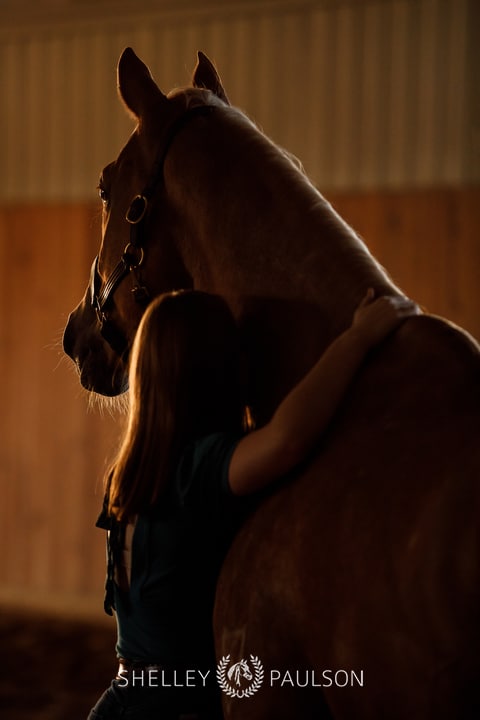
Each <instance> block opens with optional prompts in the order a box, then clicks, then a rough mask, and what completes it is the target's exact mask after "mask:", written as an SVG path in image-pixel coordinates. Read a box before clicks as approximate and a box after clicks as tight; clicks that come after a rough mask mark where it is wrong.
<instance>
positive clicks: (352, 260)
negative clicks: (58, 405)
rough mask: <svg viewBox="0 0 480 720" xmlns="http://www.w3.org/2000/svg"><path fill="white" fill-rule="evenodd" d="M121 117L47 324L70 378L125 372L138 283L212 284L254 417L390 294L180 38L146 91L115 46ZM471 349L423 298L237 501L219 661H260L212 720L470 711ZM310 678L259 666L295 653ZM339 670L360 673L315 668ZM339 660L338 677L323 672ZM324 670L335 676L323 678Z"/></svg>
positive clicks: (330, 719) (439, 715)
mask: <svg viewBox="0 0 480 720" xmlns="http://www.w3.org/2000/svg"><path fill="white" fill-rule="evenodd" d="M117 73H118V88H119V94H120V98H121V100H122V101H123V104H124V105H125V106H126V108H127V110H128V111H129V112H130V114H131V115H132V117H133V118H134V120H135V121H136V127H135V130H134V131H133V133H132V135H131V136H130V138H129V139H128V141H127V142H126V144H125V146H124V147H123V149H122V150H121V152H120V154H119V156H118V158H117V159H116V160H115V161H114V162H112V163H110V164H109V165H107V166H106V167H105V169H104V170H103V172H102V174H101V178H100V183H99V192H100V196H101V201H102V206H103V220H102V239H101V245H100V249H99V254H98V256H97V258H96V259H95V261H94V263H93V265H92V270H91V275H90V280H89V283H88V286H87V290H86V292H85V296H84V297H83V299H82V300H81V301H80V303H79V305H78V306H77V307H76V308H75V309H74V310H73V311H72V313H71V314H70V316H69V319H68V323H67V325H66V328H65V331H64V340H63V342H64V349H65V352H66V353H67V354H68V355H69V356H70V357H71V358H72V359H73V360H74V362H75V365H76V367H77V369H78V373H79V376H80V381H81V383H82V385H83V386H84V387H85V388H87V389H88V390H89V391H92V392H96V393H99V394H101V395H106V396H116V395H119V394H120V393H122V392H123V391H124V390H125V388H126V383H127V380H126V377H127V371H128V350H129V347H130V345H131V342H132V338H133V336H134V334H135V330H136V328H137V326H138V323H139V320H140V318H141V316H142V313H143V312H144V308H145V306H146V305H147V304H148V302H149V299H150V298H151V297H154V296H156V295H158V294H160V293H162V292H166V291H170V290H176V289H180V288H192V287H193V288H197V289H201V290H205V291H208V292H212V293H216V294H219V295H222V296H223V297H224V298H225V299H226V300H227V302H228V304H229V305H230V307H231V309H232V312H233V313H234V315H235V317H236V319H237V320H238V323H239V327H240V328H241V332H242V334H243V338H244V341H245V348H246V355H247V365H248V392H249V402H250V405H251V407H252V409H253V413H254V415H255V416H256V418H257V421H258V422H259V423H262V422H264V421H266V420H267V419H268V418H269V417H270V415H271V413H272V412H273V409H274V408H275V407H276V405H277V403H278V402H279V401H280V399H281V398H282V397H283V396H284V395H285V393H286V392H287V391H288V390H289V389H290V388H291V387H292V386H293V385H294V384H295V383H296V382H297V381H298V380H299V379H300V378H301V377H302V375H303V374H304V373H305V372H306V371H307V370H308V369H309V368H310V367H311V365H312V364H313V363H314V361H315V360H316V359H317V358H318V356H319V355H320V353H321V352H322V351H323V350H324V349H325V348H326V347H327V346H328V344H329V343H330V342H331V341H332V339H333V338H335V337H336V336H337V335H338V334H339V333H341V332H342V331H343V330H344V329H345V328H346V327H347V326H348V325H349V324H350V322H351V318H352V314H353V311H354V308H355V307H356V306H357V304H358V302H359V301H360V299H361V298H362V297H363V296H364V294H365V292H366V290H367V288H369V287H372V288H373V289H374V291H375V293H376V295H377V296H379V295H397V294H399V293H401V290H400V289H399V288H398V287H397V286H396V285H395V284H394V283H393V282H392V280H391V278H390V277H389V275H388V273H387V271H386V270H385V269H384V268H382V267H381V266H380V264H379V263H378V262H377V260H376V259H375V258H374V257H373V256H372V254H371V253H370V252H369V250H368V248H367V246H366V245H365V243H364V241H363V240H362V239H360V238H359V237H358V236H357V234H356V233H355V232H354V230H353V229H352V228H351V227H350V226H349V225H348V224H347V223H346V222H345V221H344V220H343V219H342V218H341V217H340V216H339V215H338V214H337V213H336V211H335V210H334V208H333V207H332V206H331V205H330V203H328V201H327V200H326V199H325V198H324V197H323V196H322V195H321V193H320V192H319V191H318V190H317V189H316V188H315V187H314V186H313V184H312V183H311V182H310V180H309V179H308V177H307V176H306V174H305V173H304V171H303V169H302V167H301V166H300V165H299V163H298V162H296V160H295V159H294V158H292V156H291V155H289V153H288V152H286V151H285V150H282V149H281V148H279V147H278V146H277V145H276V144H275V143H273V142H272V141H271V140H270V139H269V138H268V137H267V136H266V135H265V134H264V133H262V132H261V131H260V130H259V129H258V128H257V127H256V126H255V124H254V123H253V122H252V121H251V120H250V119H249V118H248V117H247V116H246V115H245V114H244V113H243V112H242V111H240V110H239V109H237V108H235V107H234V106H232V105H231V104H230V101H229V99H228V96H227V94H226V92H225V89H224V87H223V84H222V81H221V79H220V76H219V74H218V72H217V70H216V68H215V67H214V65H213V64H212V63H211V61H210V60H209V59H208V58H207V57H206V56H205V55H204V54H203V53H199V54H198V58H197V63H196V67H195V69H194V72H193V79H192V83H191V85H189V86H188V87H184V88H175V89H173V90H172V91H170V92H169V93H168V94H167V95H166V94H164V93H163V92H162V91H161V90H160V88H159V87H158V86H157V84H156V83H155V81H154V79H153V77H152V75H151V73H150V71H149V69H148V68H147V67H146V65H145V64H144V63H143V62H142V61H141V60H140V59H139V58H138V57H137V56H136V55H135V53H134V52H133V50H132V49H130V48H127V49H126V50H125V51H124V52H123V53H122V55H121V57H120V60H119V63H118V68H117ZM479 420H480V348H479V345H478V344H477V343H476V341H475V340H474V339H473V338H472V337H470V336H469V335H468V334H467V333H466V332H464V331H463V330H462V329H460V328H459V327H457V326H455V325H454V324H452V323H450V322H448V321H447V320H444V319H442V318H439V317H435V316H433V315H429V314H426V313H425V314H423V315H420V316H417V317H413V318H410V319H409V320H407V321H406V322H405V323H404V324H403V325H402V326H401V327H400V328H399V329H398V331H397V332H396V333H394V334H393V336H391V337H390V338H389V339H387V340H386V341H385V342H384V343H382V344H381V345H380V346H379V347H378V348H376V349H375V350H372V351H371V352H370V353H369V355H368V358H367V360H366V362H365V363H364V364H363V366H362V368H361V369H360V370H359V372H358V374H357V377H356V379H355V380H354V382H353V383H352V385H351V386H350V388H349V391H348V393H347V396H346V398H345V400H344V401H343V402H342V404H341V406H340V407H339V408H338V411H337V413H336V415H335V417H334V419H333V421H332V423H331V425H330V427H329V429H328V431H327V432H326V433H325V434H324V436H323V437H322V439H321V441H320V442H319V443H318V446H317V448H316V449H315V452H314V453H312V455H311V457H309V458H308V461H306V462H305V463H304V465H303V466H302V468H299V470H298V472H297V473H296V476H295V477H294V478H289V479H285V481H283V482H282V483H280V484H279V486H278V487H276V488H275V490H274V491H273V492H271V493H270V494H269V495H268V496H267V497H265V498H264V499H263V501H262V502H261V503H260V504H259V506H258V507H257V508H256V510H255V511H254V512H253V513H252V514H251V516H249V518H248V519H247V521H246V522H245V524H244V526H243V527H242V529H241V530H240V531H239V533H238V535H237V537H236V538H235V540H234V542H233V545H232V546H231V548H230V550H229V553H228V555H227V557H226V559H225V562H224V564H223V567H222V570H221V573H220V577H219V580H218V586H217V592H216V603H215V611H214V632H215V641H216V649H217V655H218V657H221V656H227V655H230V656H231V657H232V658H233V659H237V658H238V659H240V658H243V657H245V656H248V655H249V654H251V653H252V654H253V655H254V656H255V657H258V658H259V661H261V662H262V663H263V667H264V668H265V671H266V672H265V679H264V682H263V685H262V687H261V688H260V689H259V690H258V692H255V694H253V695H252V696H251V697H248V698H242V699H241V700H238V698H232V697H225V698H224V714H225V717H226V718H227V719H228V720H236V719H237V718H241V717H244V716H245V715H247V716H248V718H249V719H250V720H260V719H262V720H264V719H265V718H276V720H282V719H285V720H292V719H293V718H302V719H303V720H308V719H309V718H316V720H320V719H321V720H384V719H385V718H388V720H433V718H435V720H467V718H473V717H478V716H480V712H479V700H478V692H477V688H478V687H480V680H479V674H480V660H479V653H478V651H477V648H478V645H479V639H480V622H479V611H478V601H479V590H480V583H479V538H478V529H477V528H478V517H479V500H480V483H479V482H478V478H479V472H480V450H479V443H478V429H479V427H480V423H479ZM297 670H298V671H303V672H304V674H305V672H307V671H308V672H310V673H311V674H312V673H315V674H316V676H317V677H321V678H330V681H327V680H325V681H323V682H315V683H313V682H312V683H311V684H310V686H309V687H308V688H305V687H303V688H299V687H293V683H282V684H281V686H279V685H278V683H275V682H273V679H274V678H276V677H278V676H279V675H280V673H283V675H281V676H282V677H289V678H292V677H294V673H295V671H297ZM342 670H344V671H345V672H350V671H351V672H354V673H356V676H357V677H362V678H363V682H362V683H350V684H348V686H344V683H335V682H333V681H331V678H332V677H334V676H336V673H340V672H341V671H342ZM339 677H340V675H339ZM342 677H343V675H342Z"/></svg>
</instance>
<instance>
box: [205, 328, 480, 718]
mask: <svg viewBox="0 0 480 720" xmlns="http://www.w3.org/2000/svg"><path fill="white" fill-rule="evenodd" d="M479 428H480V353H479V349H478V346H477V345H476V344H475V343H474V342H473V341H471V340H470V339H469V338H468V336H466V335H465V334H463V333H461V332H458V331H457V330H456V329H455V328H453V327H452V326H450V325H448V324H445V323H443V322H442V321H440V320H436V319H433V318H427V317H421V318H418V319H415V320H411V321H409V322H408V323H406V324H405V325H404V326H403V327H402V328H401V330H400V331H399V332H398V333H397V335H396V336H395V338H393V339H392V340H391V341H389V342H387V343H386V344H385V345H384V346H383V347H382V348H379V349H378V350H376V351H375V352H373V353H372V355H371V357H370V359H369V362H368V363H367V364H366V366H365V368H364V369H363V370H362V371H361V373H360V374H359V376H358V379H357V381H356V382H355V383H354V385H353V386H352V388H351V391H350V392H349V395H348V398H347V400H346V402H345V404H344V406H343V407H342V408H340V409H339V412H338V415H337V417H336V419H335V422H334V423H333V424H332V428H331V430H330V432H329V433H328V434H327V435H326V436H325V437H324V439H323V442H322V447H321V448H320V451H319V452H318V454H317V455H316V457H315V459H314V460H313V461H312V462H311V463H310V464H309V465H308V468H307V469H306V470H305V471H304V472H302V473H300V475H299V476H298V477H297V478H295V479H293V480H292V481H290V482H287V483H286V484H285V486H284V487H282V488H281V489H279V490H278V491H276V492H275V493H273V494H272V496H271V497H269V498H268V500H266V501H265V502H264V503H263V504H262V505H261V506H260V507H259V508H258V510H257V511H256V513H255V514H254V515H253V516H252V517H251V518H250V519H249V521H248V523H247V524H246V526H245V528H244V529H243V530H242V532H241V534H240V536H239V537H238V539H237V541H236V543H235V544H234V546H233V547H232V550H231V553H230V555H229V558H228V559H227V562H226V565H225V567H224V570H223V572H222V576H221V581H220V585H219V592H218V602H217V620H216V622H217V628H218V631H217V638H218V648H219V650H220V651H221V653H222V654H225V653H227V652H232V653H235V652H238V653H240V654H242V653H243V654H247V653H254V654H258V655H259V656H260V657H263V658H264V660H265V663H266V665H267V666H268V667H270V668H280V669H282V668H284V669H289V668H290V669H296V668H297V667H298V668H299V669H301V668H305V667H308V668H315V669H316V670H317V671H321V670H322V669H326V668H330V669H333V670H336V669H346V670H354V671H357V672H360V671H362V670H363V673H364V680H365V686H364V687H360V686H357V687H352V688H348V689H347V688H335V687H329V688H324V693H325V696H326V698H327V701H328V704H329V707H330V709H331V711H332V713H333V717H334V718H340V719H341V720H344V719H345V720H349V718H352V717H355V719H356V720H363V718H365V719H367V718H368V720H376V718H383V717H387V716H388V717H389V719H390V720H395V719H396V718H398V719H399V720H406V719H407V718H408V719H409V720H415V719H416V718H418V719H420V718H422V720H425V719H427V718H428V719H429V718H433V717H435V718H436V720H437V719H438V718H447V717H448V718H457V717H458V718H459V719H460V718H463V717H469V715H468V712H469V709H470V707H471V706H472V703H473V702H474V701H473V700H472V699H471V697H470V696H469V692H470V690H471V689H472V688H474V687H475V683H476V682H478V670H479V663H478V661H477V659H476V658H475V649H476V646H477V643H476V641H475V639H476V638H477V639H480V632H479V617H478V609H477V605H478V596H479V592H480V582H479V573H478V568H479V562H478V561H479V557H478V535H477V531H476V524H477V520H478V516H479V509H480V507H479V505H480V485H479V483H478V479H479V477H480V447H479V446H478V430H479ZM229 644H230V647H229ZM232 645H233V647H232ZM475 677H476V678H477V680H475ZM409 688H415V689H414V690H411V691H410V690H409ZM273 692H274V689H269V690H268V693H267V695H266V696H265V697H268V703H269V707H270V706H271V703H272V701H273V700H272V697H271V695H272V693H273ZM275 692H276V694H277V698H278V702H280V704H281V707H282V708H283V710H284V711H285V702H284V701H285V699H286V694H285V693H284V694H283V695H282V688H277V689H276V690H275ZM302 692H305V691H302V690H300V689H299V690H298V691H297V695H296V698H297V699H296V702H298V703H301V701H302ZM303 697H305V695H304V696H303ZM261 704H262V701H261V699H258V701H257V707H258V709H259V710H258V715H255V714H254V712H253V710H254V707H253V705H252V707H251V710H252V714H251V717H252V718H254V717H257V716H258V717H264V715H262V711H261ZM462 705H464V708H463V707H462ZM309 706H311V701H309ZM387 711H388V712H387ZM286 712H287V714H286V715H285V717H288V710H287V711H286ZM455 713H457V714H455ZM462 713H463V714H462ZM294 716H295V715H292V717H294ZM232 717H235V714H234V713H233V714H232ZM279 717H283V715H279ZM318 717H321V714H320V713H319V715H318Z"/></svg>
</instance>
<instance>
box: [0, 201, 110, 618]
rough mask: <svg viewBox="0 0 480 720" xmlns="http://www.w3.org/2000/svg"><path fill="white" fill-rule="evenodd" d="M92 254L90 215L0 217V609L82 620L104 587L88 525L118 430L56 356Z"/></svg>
mask: <svg viewBox="0 0 480 720" xmlns="http://www.w3.org/2000/svg"><path fill="white" fill-rule="evenodd" d="M97 245H98V234H97V232H95V228H94V223H92V207H91V206H88V205H87V206H81V205H65V206H23V207H22V206H10V207H4V208H2V209H1V211H0V276H1V280H0V317H1V327H0V377H1V378H2V380H3V393H2V396H3V403H2V404H3V408H2V412H1V413H0V438H1V445H0V497H1V501H0V503H1V504H0V514H1V518H0V547H2V549H3V550H2V562H1V563H0V599H3V600H10V601H13V602H15V603H19V602H22V603H24V602H27V603H29V602H32V603H34V604H35V605H38V604H47V605H49V606H50V605H52V604H53V605H56V604H57V602H59V603H61V604H68V603H69V602H70V601H72V602H73V603H74V605H75V607H76V609H77V610H78V609H79V608H81V606H82V605H87V606H88V605H89V601H90V597H91V596H92V595H94V596H95V599H96V600H97V599H98V597H99V590H101V587H102V583H103V576H104V538H103V537H102V534H103V533H101V531H99V530H96V529H94V528H93V524H94V522H95V519H96V516H97V514H98V511H99V507H100V505H101V500H102V491H101V490H102V489H101V478H102V471H103V468H104V466H105V460H106V458H107V457H108V453H109V449H110V447H112V445H113V441H114V437H115V434H116V430H115V428H114V425H115V423H114V421H113V419H112V418H111V417H109V416H108V414H107V415H105V414H104V415H103V416H102V415H101V414H100V413H99V412H98V411H94V410H93V409H92V410H89V408H88V396H87V393H84V392H83V391H82V390H81V388H80V384H79V382H78V378H77V376H76V373H75V371H74V369H73V364H71V363H70V362H69V361H68V360H67V359H66V358H65V357H64V356H63V352H62V348H61V337H62V330H63V327H64V324H65V322H66V319H67V316H68V313H69V311H70V310H71V309H73V307H74V306H75V305H76V303H77V302H78V301H79V299H80V297H81V296H82V295H83V291H84V288H85V286H86V284H87V281H88V274H89V268H90V265H91V261H92V257H93V256H94V255H95V253H96V247H97ZM92 605H93V603H92Z"/></svg>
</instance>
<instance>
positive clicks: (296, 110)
mask: <svg viewBox="0 0 480 720" xmlns="http://www.w3.org/2000/svg"><path fill="white" fill-rule="evenodd" d="M139 5H140V4H139ZM470 7H471V3H470V2H469V0H384V2H378V0H377V1H375V0H372V1H371V2H369V1H365V2H361V3H359V2H357V3H350V2H336V3H333V2H324V3H308V2H305V3H304V2H293V0H292V2H290V3H288V2H284V3H281V4H277V5H275V4H274V5H272V4H271V3H258V6H257V7H256V9H255V8H253V6H252V5H251V4H249V6H248V12H246V11H245V12H242V10H241V5H237V6H235V7H234V8H233V9H232V10H231V11H230V12H228V13H226V12H224V13H221V12H218V13H213V14H211V15H208V13H206V12H204V13H203V14H198V13H196V14H195V13H193V14H192V16H191V17H189V16H188V15H185V13H182V14H181V15H179V16H178V17H176V16H175V14H174V13H173V12H169V13H168V15H163V16H162V15H161V14H159V13H157V14H154V13H153V12H152V11H150V12H149V13H144V14H142V13H141V12H140V10H138V12H137V13H136V15H135V16H132V18H131V19H130V21H129V22H128V23H126V22H124V21H121V20H120V19H115V18H112V19H111V21H108V20H103V21H101V22H98V23H94V22H92V21H90V22H84V23H80V24H73V23H72V24H71V25H68V23H63V24H61V25H58V26H55V25H52V26H51V27H50V28H46V27H38V28H37V29H35V28H34V27H32V28H30V29H25V28H24V29H18V28H17V29H15V28H13V29H12V30H11V31H10V32H8V29H7V30H6V29H5V28H4V29H3V31H2V33H1V35H0V53H1V67H0V79H1V87H2V91H3V97H4V109H3V119H2V124H3V128H2V130H3V132H2V137H3V141H2V147H1V153H0V163H1V173H0V175H1V181H0V182H1V187H0V197H1V198H2V199H3V200H7V201H8V200H14V199H15V200H16V199H23V200H25V199H32V200H33V199H35V200H49V199H52V200H53V199H55V200H59V199H82V198H88V197H92V195H93V194H94V192H95V190H94V189H95V185H96V182H97V176H98V172H99V170H100V168H101V167H102V166H103V165H104V164H105V163H106V162H107V161H109V160H110V159H111V158H113V157H115V156H116V154H117V153H118V150H119V148H120V147H121V146H122V145H123V143H124V142H125V140H126V137H127V136H128V133H129V132H130V129H131V122H130V120H129V119H128V118H127V117H126V115H125V114H124V113H123V112H122V110H121V108H120V107H119V105H118V101H117V99H116V91H115V66H116V61H117V58H118V56H119V54H120V52H121V50H122V48H123V47H124V46H125V45H132V46H133V47H134V48H135V49H136V51H137V52H138V53H139V54H140V55H141V56H142V57H143V58H144V59H145V60H146V61H147V62H148V64H149V65H150V66H151V68H152V69H153V71H154V74H155V76H156V78H157V80H158V81H159V83H160V84H161V85H162V87H163V88H164V89H165V90H168V89H170V87H172V86H173V85H179V84H180V85H181V84H184V83H185V82H187V80H188V79H189V75H190V72H191V69H192V67H193V64H194V62H195V52H196V50H197V49H199V48H201V49H203V50H205V51H206V52H207V53H208V54H209V55H210V56H211V57H212V58H213V59H214V60H215V61H216V62H217V64H218V66H219V69H220V72H221V74H222V76H223V78H224V81H225V84H226V87H227V91H228V93H229V95H230V97H231V99H232V101H233V102H234V103H235V104H236V105H238V106H240V107H242V108H243V109H245V110H246V111H247V112H248V113H249V115H250V116H252V117H253V118H255V119H256V120H257V121H258V122H259V124H260V125H261V126H262V127H263V128H264V129H265V131H266V132H267V133H268V134H270V135H271V136H272V137H273V138H274V139H275V140H276V141H277V142H279V143H280V144H281V145H283V146H285V147H287V148H288V149H289V150H290V151H292V152H294V153H295V154H296V155H298V156H299V157H300V159H301V160H302V161H303V163H304V165H305V167H306V169H307V171H308V172H309V174H310V175H311V176H312V178H313V179H314V181H315V182H317V184H319V185H320V186H321V187H324V188H334V189H347V188H348V189H352V188H353V189H354V188H359V189H362V188H368V187H401V186H408V187H415V186H425V185H432V184H452V183H453V184H459V183H467V182H469V181H472V180H474V179H478V170H476V168H475V165H474V162H473V160H472V158H471V152H470V149H471V142H472V140H471V138H472V131H471V127H470V125H471V118H469V116H468V113H467V110H468V107H469V106H470V105H471V102H470V99H469V98H470V94H473V87H470V85H469V83H468V75H467V72H468V69H467V62H466V58H467V39H468V38H467V34H468V32H470V33H473V29H471V28H470V29H469V21H468V11H469V8H470ZM235 8H236V9H235ZM472 78H473V74H472Z"/></svg>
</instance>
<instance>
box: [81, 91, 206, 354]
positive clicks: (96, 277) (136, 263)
mask: <svg viewBox="0 0 480 720" xmlns="http://www.w3.org/2000/svg"><path fill="white" fill-rule="evenodd" d="M214 109H215V108H214V106H212V105H199V106H197V107H193V108H190V109H188V110H186V111H185V112H184V114H183V115H181V116H180V117H179V118H178V119H177V121H176V122H175V123H174V124H173V125H172V127H171V128H170V131H169V133H168V137H167V141H166V143H165V147H164V149H163V151H162V153H160V155H159V157H158V158H157V161H156V162H155V165H154V168H153V173H152V179H151V181H150V183H149V184H148V185H147V187H146V188H144V190H143V192H142V193H140V194H139V195H135V197H134V198H133V200H132V202H131V203H130V206H129V208H128V210H127V212H126V214H125V219H126V221H127V222H128V223H129V224H130V242H129V243H128V245H127V246H126V247H125V250H124V251H123V254H122V257H121V258H120V260H119V262H118V263H117V265H116V266H115V268H114V269H113V271H112V272H111V274H110V275H109V276H108V278H107V280H106V281H105V282H104V283H103V284H102V280H101V277H100V274H99V272H98V255H97V257H96V258H95V260H94V262H93V265H92V271H91V278H90V288H91V304H92V307H93V308H94V309H95V311H96V313H97V318H98V322H99V324H100V332H101V335H102V337H103V338H104V339H105V340H106V341H107V342H108V344H109V345H110V346H111V348H112V349H113V350H114V351H115V353H116V354H117V355H118V356H119V357H123V356H124V355H125V354H126V353H127V351H128V349H129V344H128V340H127V338H126V337H125V335H124V333H123V332H122V331H121V330H120V329H119V328H118V327H117V326H116V325H115V324H114V323H113V322H112V320H111V318H109V316H108V307H107V305H108V303H109V301H110V300H111V299H112V297H113V294H114V292H115V290H116V289H117V287H118V286H119V285H120V283H121V282H122V280H123V279H124V278H125V277H126V276H127V275H129V274H130V273H132V274H133V275H134V277H135V280H136V282H135V285H134V287H133V288H132V295H133V297H134V299H135V302H137V303H138V304H139V305H142V306H144V307H145V306H146V305H148V303H149V302H150V299H151V296H150V293H149V292H148V290H147V288H146V287H145V285H143V284H142V283H141V282H140V273H139V269H140V267H141V266H142V265H143V262H144V259H145V253H144V246H145V241H146V237H145V220H146V217H147V211H148V204H149V201H150V200H151V199H152V197H153V195H154V192H155V190H156V187H157V185H158V183H159V182H160V180H161V179H162V177H163V165H164V163H165V158H166V156H167V153H168V150H169V149H170V145H171V143H172V141H173V139H174V137H175V136H176V134H177V133H178V132H179V130H180V129H181V128H182V127H183V126H184V125H186V124H187V122H189V121H190V120H191V119H193V118H194V117H197V116H200V115H209V114H210V113H211V111H212V110H214ZM97 288H98V289H97Z"/></svg>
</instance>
